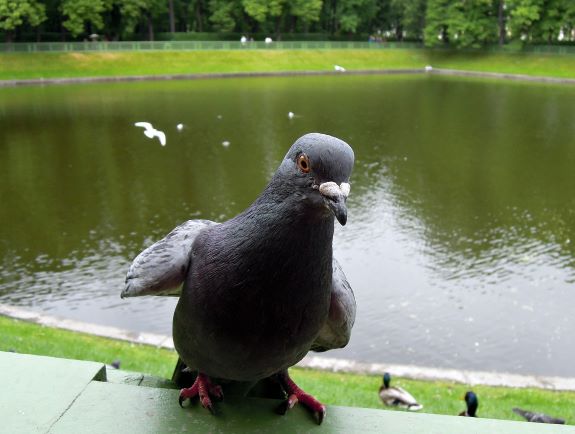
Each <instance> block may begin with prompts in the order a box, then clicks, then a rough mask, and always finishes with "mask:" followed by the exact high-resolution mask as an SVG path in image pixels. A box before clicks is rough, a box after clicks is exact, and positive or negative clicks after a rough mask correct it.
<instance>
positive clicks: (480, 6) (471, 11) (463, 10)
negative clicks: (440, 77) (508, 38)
mask: <svg viewBox="0 0 575 434" xmlns="http://www.w3.org/2000/svg"><path fill="white" fill-rule="evenodd" d="M496 35H497V14H496V13H495V5H494V3H493V0H474V1H467V0H429V3H428V6H427V25H426V28H425V44H426V45H427V46H435V45H438V44H441V43H446V44H447V43H449V44H451V45H452V46H454V47H457V48H466V47H473V48H479V47H481V46H483V45H486V44H488V43H491V42H494V41H495V39H496Z"/></svg>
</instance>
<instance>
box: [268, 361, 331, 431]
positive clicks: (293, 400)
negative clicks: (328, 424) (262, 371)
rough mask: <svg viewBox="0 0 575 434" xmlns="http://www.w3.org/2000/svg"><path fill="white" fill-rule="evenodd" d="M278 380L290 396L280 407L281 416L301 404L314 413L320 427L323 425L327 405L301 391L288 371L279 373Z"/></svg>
mask: <svg viewBox="0 0 575 434" xmlns="http://www.w3.org/2000/svg"><path fill="white" fill-rule="evenodd" d="M277 378H278V380H279V382H280V384H281V385H282V387H283V389H284V391H285V392H286V394H287V396H288V397H287V399H286V400H285V401H284V402H283V403H282V404H281V405H280V406H279V407H278V412H279V413H280V414H285V413H286V412H287V411H288V410H289V409H291V408H293V406H294V405H296V404H297V403H298V402H300V403H301V404H302V405H304V406H305V407H307V408H308V409H310V410H311V411H312V412H313V415H314V417H315V419H316V421H317V423H318V425H321V423H322V422H323V419H324V418H325V413H326V408H325V405H323V404H322V403H321V402H319V401H318V400H317V399H315V398H314V397H313V396H311V395H309V394H307V393H305V392H304V391H303V390H301V389H300V388H299V386H298V385H297V384H295V383H294V381H293V380H292V379H291V378H290V376H289V374H288V371H287V370H285V371H282V372H280V373H278V374H277Z"/></svg>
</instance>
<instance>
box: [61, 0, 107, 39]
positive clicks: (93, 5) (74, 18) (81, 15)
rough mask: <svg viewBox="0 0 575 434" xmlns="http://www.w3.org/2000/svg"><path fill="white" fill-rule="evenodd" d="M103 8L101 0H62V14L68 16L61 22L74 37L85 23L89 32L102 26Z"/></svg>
mask: <svg viewBox="0 0 575 434" xmlns="http://www.w3.org/2000/svg"><path fill="white" fill-rule="evenodd" d="M105 10H106V4H105V3H104V1H103V0H64V1H63V2H62V14H63V15H64V16H66V17H68V18H67V19H66V20H64V22H63V23H62V24H63V26H64V27H65V28H66V29H67V30H68V31H69V32H70V33H71V34H72V36H74V37H76V36H78V35H79V34H81V33H83V32H84V31H85V28H86V25H87V26H88V31H89V32H94V31H96V30H100V29H102V27H104V21H103V19H102V13H103V12H104V11H105Z"/></svg>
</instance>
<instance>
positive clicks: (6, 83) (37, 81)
mask: <svg viewBox="0 0 575 434" xmlns="http://www.w3.org/2000/svg"><path fill="white" fill-rule="evenodd" d="M397 74H438V75H454V76H460V77H479V78H497V79H505V80H522V81H533V82H544V83H559V84H575V78H561V77H544V76H534V75H524V74H507V73H500V72H482V71H463V70H459V69H442V68H432V69H423V68H410V69H362V70H351V71H346V72H339V71H278V72H235V73H234V72H232V73H207V74H165V75H128V76H111V77H69V78H34V79H18V80H0V87H13V86H30V85H46V84H74V83H101V82H122V81H159V80H202V79H211V78H246V77H290V76H314V75H315V76H317V75H321V76H324V75H397Z"/></svg>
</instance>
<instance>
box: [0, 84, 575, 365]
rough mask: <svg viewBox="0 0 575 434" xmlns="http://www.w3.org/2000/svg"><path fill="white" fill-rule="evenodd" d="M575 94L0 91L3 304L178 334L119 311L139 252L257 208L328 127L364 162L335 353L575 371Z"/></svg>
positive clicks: (271, 87)
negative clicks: (271, 184) (177, 232)
mask: <svg viewBox="0 0 575 434" xmlns="http://www.w3.org/2000/svg"><path fill="white" fill-rule="evenodd" d="M574 100H575V87H570V86H561V85H549V84H533V83H519V82H504V81H495V80H490V81H486V80H480V79H463V78H444V77H437V76H423V75H421V76H364V77H363V76H337V77H296V78H277V77H276V78H257V79H255V78H243V79H225V80H200V81H173V82H139V83H113V84H90V85H62V86H51V87H25V88H24V87H23V88H4V89H0V137H1V140H0V173H1V180H2V182H1V183H0V198H1V202H0V203H1V205H0V302H1V303H8V304H12V305H17V306H22V307H26V308H29V309H31V310H35V311H42V312H46V313H49V314H52V315H60V316H64V317H67V318H73V319H78V320H83V321H88V322H94V323H100V324H106V325H113V326H117V327H122V328H126V329H130V330H137V331H149V332H155V333H164V334H169V333H171V320H172V312H173V309H174V306H175V299H173V298H141V299H128V300H121V299H120V297H119V294H120V291H121V290H122V286H123V281H124V277H125V273H126V270H127V267H128V265H129V263H130V262H131V260H132V259H133V257H134V256H135V255H137V253H138V252H139V251H140V250H141V249H143V248H144V247H146V246H147V245H149V244H151V243H152V242H153V241H154V240H156V239H158V238H160V237H162V236H163V235H165V234H166V233H167V232H169V231H170V230H171V229H172V228H173V227H175V226H176V225H177V224H179V223H181V222H182V221H185V220H187V219H190V218H207V219H212V220H217V221H222V220H225V219H228V218H230V217H232V216H234V215H235V214H237V213H238V212H240V211H241V210H243V209H244V208H245V207H247V206H248V205H249V204H250V203H251V202H252V201H253V200H254V199H255V198H256V197H257V195H258V194H259V193H260V191H261V190H262V189H263V187H264V186H265V185H266V182H267V180H268V179H269V177H270V175H271V174H272V173H273V172H274V170H275V168H276V167H277V165H278V164H279V162H280V161H281V159H282V158H283V156H284V154H285V152H286V151H287V149H288V148H289V146H290V145H291V144H292V143H293V141H294V140H295V139H296V138H298V137H299V136H301V135H303V134H305V133H307V132H312V131H318V132H324V133H328V134H331V135H334V136H337V137H340V138H342V139H344V140H346V141H347V142H348V143H350V144H351V146H352V147H353V148H354V150H355V154H356V165H355V169H354V173H353V176H352V189H351V194H350V197H349V200H348V207H349V216H348V217H349V218H348V224H347V225H346V226H345V227H340V226H338V227H337V228H336V235H335V238H334V249H335V255H336V256H337V258H338V259H339V261H340V263H341V264H342V266H343V268H344V270H345V272H346V274H347V276H348V279H349V280H350V282H351V284H352V286H353V288H354V290H355V294H356V298H357V302H358V315H357V322H356V325H355V328H354V332H353V335H352V341H351V343H350V344H349V346H348V347H347V348H345V349H343V350H338V351H332V352H330V353H327V354H326V355H327V356H332V357H340V358H349V359H356V360H361V361H366V362H382V363H383V362H387V363H405V364H416V365H423V366H435V367H447V368H449V367H455V368H461V369H480V370H497V371H511V372H515V373H533V374H545V375H561V376H575V372H574V370H573V356H574V355H575V336H574V333H573V330H575V315H573V309H574V307H575V194H574V192H575V170H574V168H575V121H574V119H575V116H574V112H573V101H574ZM290 111H291V112H293V113H295V117H293V118H291V119H290V118H288V112H290ZM137 121H149V122H152V123H153V124H154V126H156V127H157V128H159V129H161V130H164V131H165V132H166V136H167V145H166V146H165V147H162V146H160V144H159V142H158V141H157V140H150V139H148V138H146V137H145V136H144V135H143V131H142V129H140V128H136V127H134V125H133V124H134V122H137ZM178 123H182V124H183V125H184V128H183V129H182V130H181V131H178V130H177V129H176V125H177V124H178ZM223 142H229V144H228V146H224V145H223V144H222V143H223Z"/></svg>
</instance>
